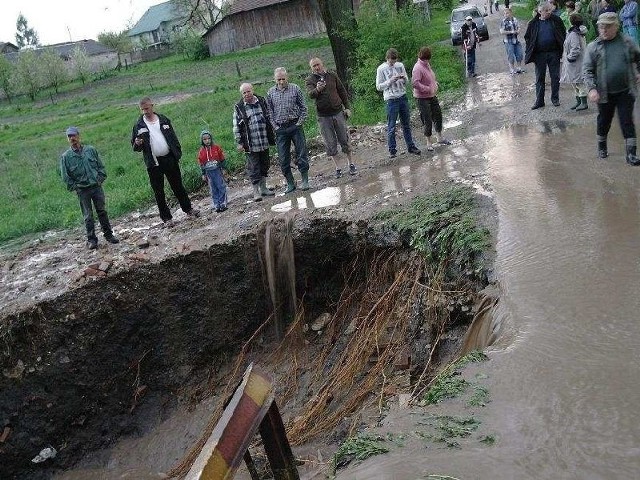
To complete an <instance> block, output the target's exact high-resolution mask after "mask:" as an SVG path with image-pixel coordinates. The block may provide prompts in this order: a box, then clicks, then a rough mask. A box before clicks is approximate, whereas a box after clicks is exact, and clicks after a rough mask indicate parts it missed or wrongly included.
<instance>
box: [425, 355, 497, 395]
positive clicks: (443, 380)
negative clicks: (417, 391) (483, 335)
mask: <svg viewBox="0 0 640 480" xmlns="http://www.w3.org/2000/svg"><path fill="white" fill-rule="evenodd" d="M487 359H488V357H487V356H486V355H485V354H484V353H482V352H479V351H474V352H470V353H468V354H467V355H465V356H464V357H462V358H460V359H458V360H457V361H455V362H453V363H452V364H451V365H449V366H448V367H447V368H445V369H444V370H443V371H442V372H440V373H439V374H438V376H437V377H436V378H435V380H434V381H433V383H432V385H431V387H430V388H429V390H427V392H426V393H425V395H424V397H423V399H422V402H423V403H424V404H425V405H433V404H436V403H440V402H441V401H443V400H445V399H447V398H456V397H459V396H461V395H462V394H464V393H465V392H466V391H467V390H468V389H469V387H470V386H471V387H473V388H474V390H475V392H474V395H473V396H472V397H471V400H470V401H469V404H470V405H472V406H483V405H485V404H486V402H487V401H488V396H489V392H488V391H487V390H486V388H484V387H481V386H476V384H473V383H471V382H469V381H467V380H465V379H464V378H462V375H461V371H462V369H464V367H465V366H467V365H468V364H469V363H476V362H483V361H485V360H487ZM471 402H473V404H472V403H471ZM483 402H484V403H483Z"/></svg>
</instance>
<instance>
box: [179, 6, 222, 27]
mask: <svg viewBox="0 0 640 480" xmlns="http://www.w3.org/2000/svg"><path fill="white" fill-rule="evenodd" d="M220 3H221V5H222V6H221V7H217V6H216V2H214V1H212V0H173V4H174V5H175V7H176V8H177V9H178V10H179V11H181V12H185V14H186V15H187V21H186V23H187V24H189V25H190V26H191V27H193V28H195V29H203V30H209V29H210V28H212V27H213V26H214V25H215V24H216V23H218V22H219V21H220V19H221V18H222V17H223V15H224V12H225V11H226V9H227V2H226V1H222V2H220Z"/></svg>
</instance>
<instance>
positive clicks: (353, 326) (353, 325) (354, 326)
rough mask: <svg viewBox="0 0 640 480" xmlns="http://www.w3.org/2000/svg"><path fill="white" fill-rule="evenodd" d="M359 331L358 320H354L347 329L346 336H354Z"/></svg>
mask: <svg viewBox="0 0 640 480" xmlns="http://www.w3.org/2000/svg"><path fill="white" fill-rule="evenodd" d="M357 329H358V327H357V324H356V319H355V318H354V319H353V320H351V322H350V323H349V326H348V327H347V329H346V330H345V331H344V334H345V335H352V334H353V333H354V332H355V331H356V330H357Z"/></svg>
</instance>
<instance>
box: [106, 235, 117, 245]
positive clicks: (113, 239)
mask: <svg viewBox="0 0 640 480" xmlns="http://www.w3.org/2000/svg"><path fill="white" fill-rule="evenodd" d="M104 239H105V240H106V241H107V242H109V243H113V244H116V243H120V240H118V239H117V238H116V237H114V236H113V235H105V237H104Z"/></svg>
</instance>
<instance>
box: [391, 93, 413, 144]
mask: <svg viewBox="0 0 640 480" xmlns="http://www.w3.org/2000/svg"><path fill="white" fill-rule="evenodd" d="M386 107H387V144H388V146H389V153H393V154H395V153H397V148H396V121H397V120H398V116H400V125H402V135H403V136H404V141H405V143H406V144H407V149H411V148H415V146H416V144H415V143H414V142H413V137H412V136H411V124H410V117H409V100H407V96H406V95H403V96H401V97H400V98H390V99H389V100H387V104H386Z"/></svg>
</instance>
